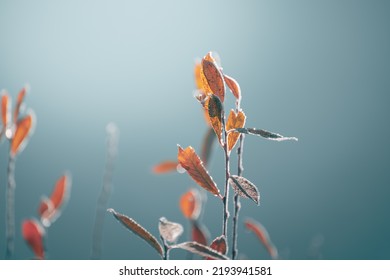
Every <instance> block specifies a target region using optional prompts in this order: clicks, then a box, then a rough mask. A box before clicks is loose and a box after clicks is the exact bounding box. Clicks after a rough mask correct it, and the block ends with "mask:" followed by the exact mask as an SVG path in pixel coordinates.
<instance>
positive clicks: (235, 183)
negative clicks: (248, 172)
mask: <svg viewBox="0 0 390 280" xmlns="http://www.w3.org/2000/svg"><path fill="white" fill-rule="evenodd" d="M229 181H230V184H231V185H232V187H233V189H234V191H235V193H236V194H238V195H239V196H242V197H246V198H249V199H251V200H253V201H254V202H255V203H256V204H257V205H259V204H260V194H259V191H258V190H257V187H256V186H255V185H254V184H253V183H251V182H250V181H249V180H248V179H246V178H244V177H241V176H237V175H231V176H230V178H229Z"/></svg>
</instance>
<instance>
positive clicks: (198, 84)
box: [194, 61, 204, 92]
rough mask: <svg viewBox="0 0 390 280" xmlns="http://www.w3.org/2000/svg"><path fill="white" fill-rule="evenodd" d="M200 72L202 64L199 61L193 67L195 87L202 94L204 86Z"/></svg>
mask: <svg viewBox="0 0 390 280" xmlns="http://www.w3.org/2000/svg"><path fill="white" fill-rule="evenodd" d="M201 71H202V64H201V62H200V61H197V62H196V63H195V67H194V77H195V85H196V88H197V89H199V90H201V91H202V92H204V85H203V81H202V77H201Z"/></svg>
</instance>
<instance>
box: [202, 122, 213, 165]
mask: <svg viewBox="0 0 390 280" xmlns="http://www.w3.org/2000/svg"><path fill="white" fill-rule="evenodd" d="M214 139H215V133H214V130H213V129H212V128H209V129H207V132H206V135H205V136H204V138H203V142H202V150H201V154H200V158H201V159H202V161H203V163H204V164H205V165H206V166H207V164H208V163H209V160H210V156H211V152H212V150H213V144H214Z"/></svg>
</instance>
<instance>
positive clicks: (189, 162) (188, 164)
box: [177, 146, 222, 199]
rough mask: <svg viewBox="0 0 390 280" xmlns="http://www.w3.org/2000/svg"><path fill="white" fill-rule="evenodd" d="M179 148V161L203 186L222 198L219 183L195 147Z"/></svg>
mask: <svg viewBox="0 0 390 280" xmlns="http://www.w3.org/2000/svg"><path fill="white" fill-rule="evenodd" d="M178 149H179V152H178V156H177V158H178V160H179V163H180V164H181V166H182V167H183V168H184V169H185V170H186V171H187V173H188V174H189V175H190V176H191V178H192V179H193V180H194V181H195V182H196V183H198V184H199V185H200V186H201V187H202V188H204V189H205V190H207V191H209V192H211V193H212V194H214V195H215V196H218V197H219V198H221V199H222V196H221V194H220V193H219V189H218V188H217V185H216V184H215V182H214V180H213V178H211V176H210V174H209V173H208V172H207V170H206V168H205V167H204V165H203V163H202V161H201V160H200V158H199V156H198V155H197V154H196V153H195V150H194V148H192V147H191V146H189V147H187V148H186V149H184V150H183V149H182V147H180V146H178Z"/></svg>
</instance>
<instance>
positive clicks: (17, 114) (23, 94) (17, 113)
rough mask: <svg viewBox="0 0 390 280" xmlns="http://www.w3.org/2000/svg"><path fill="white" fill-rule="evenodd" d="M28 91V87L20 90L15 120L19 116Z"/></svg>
mask: <svg viewBox="0 0 390 280" xmlns="http://www.w3.org/2000/svg"><path fill="white" fill-rule="evenodd" d="M26 93H27V87H24V88H22V89H21V90H20V91H19V94H18V98H17V99H16V106H15V111H14V122H15V123H16V121H17V120H18V118H19V113H20V107H21V106H22V103H23V100H24V97H25V96H26Z"/></svg>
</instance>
